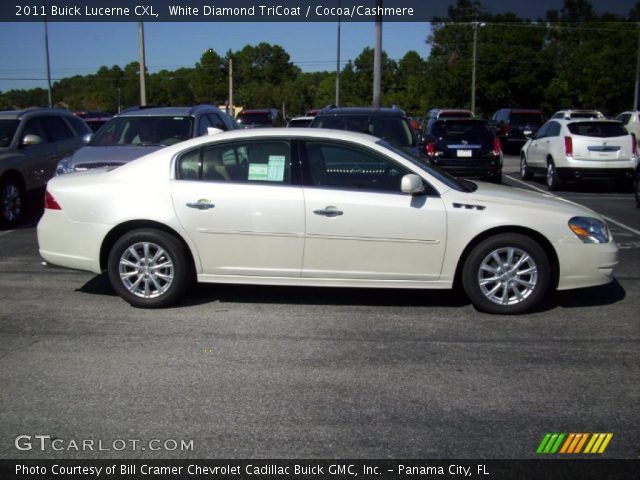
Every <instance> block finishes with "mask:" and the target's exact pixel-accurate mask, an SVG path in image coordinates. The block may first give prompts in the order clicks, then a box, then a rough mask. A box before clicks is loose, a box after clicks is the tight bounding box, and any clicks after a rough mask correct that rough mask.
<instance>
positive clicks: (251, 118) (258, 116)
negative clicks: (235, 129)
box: [238, 113, 271, 125]
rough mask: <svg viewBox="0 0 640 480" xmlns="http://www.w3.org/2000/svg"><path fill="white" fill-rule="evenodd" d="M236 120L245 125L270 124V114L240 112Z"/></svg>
mask: <svg viewBox="0 0 640 480" xmlns="http://www.w3.org/2000/svg"><path fill="white" fill-rule="evenodd" d="M238 122H240V123H243V124H246V125H271V115H270V114H269V113H241V114H240V115H238Z"/></svg>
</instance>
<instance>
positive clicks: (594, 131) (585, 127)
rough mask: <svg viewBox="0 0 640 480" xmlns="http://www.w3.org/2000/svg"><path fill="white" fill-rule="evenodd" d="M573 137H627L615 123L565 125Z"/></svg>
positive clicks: (623, 130)
mask: <svg viewBox="0 0 640 480" xmlns="http://www.w3.org/2000/svg"><path fill="white" fill-rule="evenodd" d="M567 127H568V128H569V131H570V132H571V133H572V134H574V135H581V136H584V137H601V138H608V137H623V136H625V135H628V133H627V131H626V130H625V128H624V127H623V126H622V124H621V123H617V122H575V123H570V124H568V125H567Z"/></svg>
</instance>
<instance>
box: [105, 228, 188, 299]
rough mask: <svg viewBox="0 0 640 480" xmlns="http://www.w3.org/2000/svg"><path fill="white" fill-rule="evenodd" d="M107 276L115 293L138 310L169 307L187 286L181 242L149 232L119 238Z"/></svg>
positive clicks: (157, 231)
mask: <svg viewBox="0 0 640 480" xmlns="http://www.w3.org/2000/svg"><path fill="white" fill-rule="evenodd" d="M107 273H108V276H109V281H110V282H111V285H112V286H113V289H114V290H115V291H116V293H117V294H118V295H120V296H121V297H122V298H123V299H124V300H126V301H127V302H129V303H130V304H131V305H133V306H134V307H140V308H161V307H166V306H169V305H172V304H174V303H175V302H176V301H178V299H179V298H180V297H181V296H182V294H183V293H184V291H185V290H186V288H187V286H188V285H189V283H190V268H189V261H188V256H187V253H186V251H185V247H184V245H183V244H182V242H180V241H179V240H178V239H176V238H175V237H173V236H172V235H169V234H167V233H165V232H161V231H159V230H153V229H140V230H134V231H131V232H129V233H126V234H125V235H123V236H122V237H120V239H118V240H117V241H116V243H115V244H114V246H113V248H112V249H111V252H110V253H109V259H108V267H107Z"/></svg>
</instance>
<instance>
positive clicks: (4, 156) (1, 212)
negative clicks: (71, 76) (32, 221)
mask: <svg viewBox="0 0 640 480" xmlns="http://www.w3.org/2000/svg"><path fill="white" fill-rule="evenodd" d="M90 133H91V130H90V129H89V127H88V126H87V124H86V123H84V121H83V120H82V119H80V118H77V117H74V116H73V115H72V114H71V113H70V112H67V111H63V110H54V109H47V108H29V109H27V110H16V111H6V112H0V224H2V225H3V226H13V225H15V224H17V223H18V222H19V221H20V219H21V217H22V216H23V213H24V206H25V195H26V194H28V193H30V192H32V191H34V190H36V189H39V188H42V187H44V186H45V184H46V183H47V180H49V179H50V178H51V177H52V176H53V173H54V171H55V168H56V164H57V163H58V160H60V158H62V157H64V156H66V155H69V154H71V153H72V152H73V151H75V150H76V149H78V148H80V147H81V146H82V145H84V143H85V142H86V141H87V140H88V135H89V134H90Z"/></svg>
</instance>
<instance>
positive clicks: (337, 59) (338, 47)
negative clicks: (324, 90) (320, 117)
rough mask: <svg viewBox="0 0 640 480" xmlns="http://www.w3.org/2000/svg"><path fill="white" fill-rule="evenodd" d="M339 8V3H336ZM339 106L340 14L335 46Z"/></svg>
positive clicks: (337, 100)
mask: <svg viewBox="0 0 640 480" xmlns="http://www.w3.org/2000/svg"><path fill="white" fill-rule="evenodd" d="M338 10H340V4H338ZM339 106H340V16H338V42H337V46H336V107H339Z"/></svg>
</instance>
